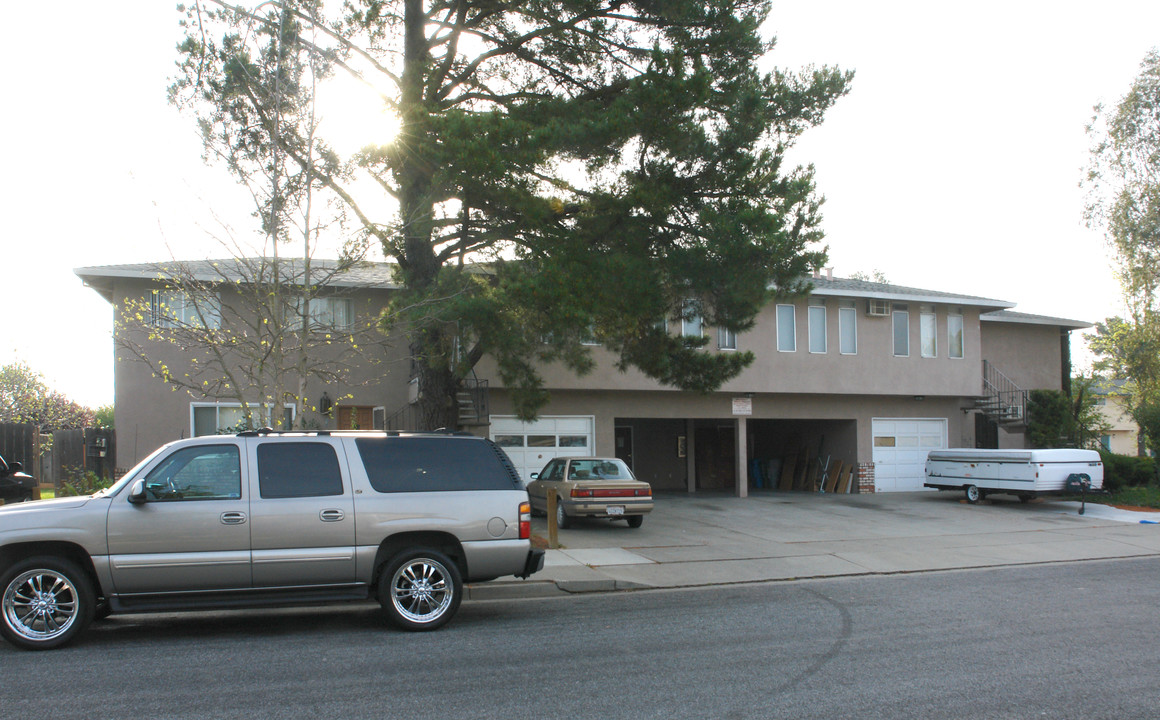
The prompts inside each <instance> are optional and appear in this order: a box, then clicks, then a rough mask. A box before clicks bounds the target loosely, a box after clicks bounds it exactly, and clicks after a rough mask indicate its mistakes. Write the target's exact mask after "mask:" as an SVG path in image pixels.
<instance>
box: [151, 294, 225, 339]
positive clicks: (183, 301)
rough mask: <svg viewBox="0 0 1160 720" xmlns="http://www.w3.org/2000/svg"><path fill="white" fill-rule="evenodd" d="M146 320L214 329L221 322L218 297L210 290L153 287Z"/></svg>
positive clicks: (156, 325)
mask: <svg viewBox="0 0 1160 720" xmlns="http://www.w3.org/2000/svg"><path fill="white" fill-rule="evenodd" d="M149 322H150V324H151V325H153V326H154V327H160V328H186V329H189V328H200V329H209V330H217V329H219V328H221V326H222V301H221V297H220V296H219V295H218V294H217V293H213V292H204V293H201V294H199V295H190V294H188V293H186V292H185V291H184V290H173V289H165V290H154V291H153V292H152V293H151V294H150V296H149Z"/></svg>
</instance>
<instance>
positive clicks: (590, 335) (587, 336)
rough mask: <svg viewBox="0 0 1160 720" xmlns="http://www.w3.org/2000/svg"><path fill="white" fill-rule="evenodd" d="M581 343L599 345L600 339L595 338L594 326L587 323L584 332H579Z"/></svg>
mask: <svg viewBox="0 0 1160 720" xmlns="http://www.w3.org/2000/svg"><path fill="white" fill-rule="evenodd" d="M580 344H581V345H599V344H600V340H598V339H597V338H596V328H595V327H593V326H591V325H589V326H588V327H586V328H584V332H582V333H580Z"/></svg>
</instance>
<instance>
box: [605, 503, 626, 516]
mask: <svg viewBox="0 0 1160 720" xmlns="http://www.w3.org/2000/svg"><path fill="white" fill-rule="evenodd" d="M608 514H609V515H623V514H624V506H623V505H609V506H608Z"/></svg>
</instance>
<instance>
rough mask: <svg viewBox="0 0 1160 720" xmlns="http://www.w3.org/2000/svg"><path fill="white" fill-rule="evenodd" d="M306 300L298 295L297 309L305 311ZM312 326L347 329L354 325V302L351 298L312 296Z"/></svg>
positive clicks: (300, 311)
mask: <svg viewBox="0 0 1160 720" xmlns="http://www.w3.org/2000/svg"><path fill="white" fill-rule="evenodd" d="M305 303H306V300H305V299H304V298H303V297H302V296H301V295H300V296H298V302H297V306H296V307H295V311H296V312H297V313H299V314H301V313H302V312H303V309H302V308H303V306H304V305H305ZM310 327H311V329H313V330H347V331H349V330H350V329H351V328H353V327H354V302H353V301H352V300H351V299H350V298H346V297H335V296H333V295H328V296H326V297H316V298H310Z"/></svg>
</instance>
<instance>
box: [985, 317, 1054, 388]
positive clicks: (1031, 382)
mask: <svg viewBox="0 0 1160 720" xmlns="http://www.w3.org/2000/svg"><path fill="white" fill-rule="evenodd" d="M982 344H983V357H985V358H986V359H987V360H989V361H990V362H991V364H992V365H994V366H995V368H996V369H997V370H998V371H999V372H1001V373H1003V374H1004V375H1006V376H1007V377H1008V378H1010V379H1011V380H1012V381H1013V382H1014V383H1015V384H1016V385H1018V386H1019V387H1021V388H1023V389H1024V390H1060V389H1062V388H1063V357H1062V346H1061V345H1060V330H1059V326H1058V325H1038V324H1028V323H1011V322H995V321H986V322H984V323H983V332H982Z"/></svg>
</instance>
